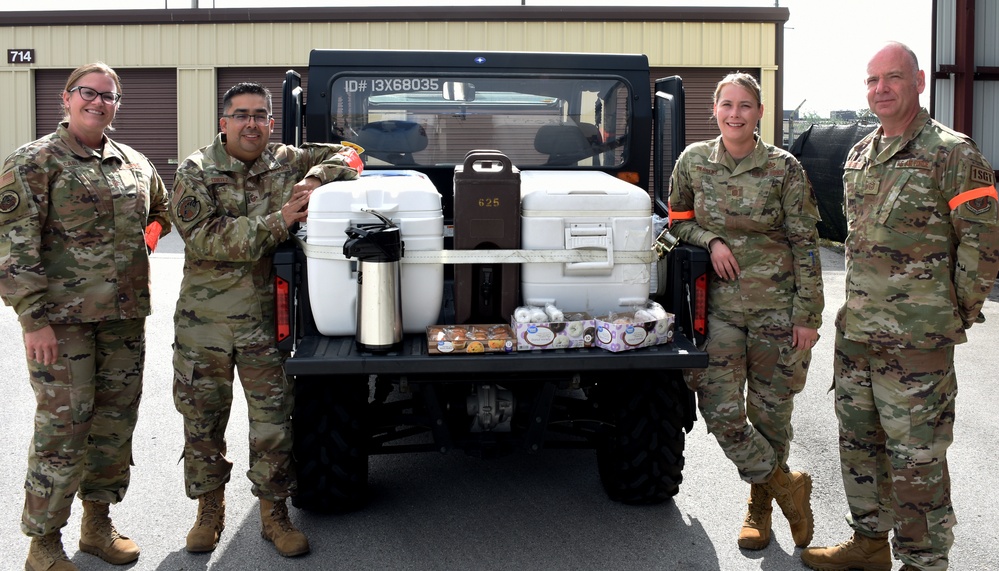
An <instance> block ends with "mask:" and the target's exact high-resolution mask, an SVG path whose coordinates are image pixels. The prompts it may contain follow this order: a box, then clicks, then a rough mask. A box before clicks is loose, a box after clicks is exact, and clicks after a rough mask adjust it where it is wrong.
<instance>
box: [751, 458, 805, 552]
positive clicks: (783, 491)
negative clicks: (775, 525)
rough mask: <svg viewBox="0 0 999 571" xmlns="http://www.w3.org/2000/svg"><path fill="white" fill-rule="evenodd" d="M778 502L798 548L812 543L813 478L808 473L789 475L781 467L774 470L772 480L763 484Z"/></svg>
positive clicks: (792, 473)
mask: <svg viewBox="0 0 999 571" xmlns="http://www.w3.org/2000/svg"><path fill="white" fill-rule="evenodd" d="M763 485H764V486H765V487H766V488H767V491H768V492H770V495H772V496H773V497H774V499H775V500H777V505H778V506H779V507H780V511H782V512H783V513H784V517H786V518H787V521H788V523H790V524H791V539H793V540H794V545H795V546H797V547H806V546H807V545H808V544H809V543H811V542H812V534H813V533H814V532H815V521H814V520H813V519H812V502H811V498H812V477H811V476H809V475H808V473H806V472H791V473H790V474H788V473H787V472H785V471H784V470H782V469H780V467H778V468H775V469H774V473H773V474H772V475H771V476H770V480H769V481H767V483H765V484H763Z"/></svg>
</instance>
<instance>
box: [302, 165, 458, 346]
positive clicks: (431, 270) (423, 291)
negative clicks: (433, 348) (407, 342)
mask: <svg viewBox="0 0 999 571" xmlns="http://www.w3.org/2000/svg"><path fill="white" fill-rule="evenodd" d="M362 208H370V209H373V210H377V211H378V212H379V213H381V214H382V215H384V216H386V217H388V218H391V219H392V221H393V222H394V223H395V224H397V225H398V226H399V228H400V234H401V237H402V240H403V242H404V254H403V260H405V252H412V251H415V250H441V249H443V247H444V215H443V212H442V210H441V196H440V194H439V193H438V192H437V188H436V187H435V186H434V185H433V183H432V182H430V179H429V178H427V177H426V176H425V175H423V174H422V173H419V172H417V171H411V170H380V171H365V172H364V173H363V174H362V175H361V176H360V177H359V178H357V179H356V180H351V181H337V182H331V183H329V184H325V185H323V186H321V187H319V188H317V189H316V190H315V192H314V193H313V194H312V197H311V198H310V199H309V218H308V220H307V224H308V225H307V227H306V235H307V242H308V245H309V247H313V246H324V247H330V246H332V247H333V248H324V249H326V250H335V251H336V252H339V255H338V256H337V255H333V256H329V255H323V256H322V257H310V258H309V264H308V268H309V299H310V301H311V303H312V316H313V318H315V321H316V326H317V328H318V329H319V331H320V332H321V333H322V334H323V335H354V334H355V332H356V320H357V267H356V261H354V262H352V261H351V260H349V259H347V258H344V257H343V243H344V242H345V241H346V240H347V234H346V233H345V232H344V231H345V230H346V229H347V227H348V226H351V225H354V224H359V223H367V222H372V223H373V222H378V219H377V218H376V217H375V216H374V215H372V214H369V213H367V212H363V211H362V210H361V209H362ZM331 257H332V258H333V259H330V258H331ZM400 287H401V290H402V325H403V330H404V331H405V332H407V333H419V332H425V331H426V328H427V326H428V325H433V324H434V323H436V322H437V318H438V316H439V314H440V309H441V301H442V298H443V295H444V294H443V292H444V267H443V265H442V264H406V263H403V264H402V269H401V278H400Z"/></svg>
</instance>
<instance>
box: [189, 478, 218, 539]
mask: <svg viewBox="0 0 999 571" xmlns="http://www.w3.org/2000/svg"><path fill="white" fill-rule="evenodd" d="M223 529H225V486H219V487H217V488H215V489H214V490H212V491H210V492H206V493H204V494H201V495H200V496H198V518H197V520H195V522H194V527H192V528H191V531H189V532H187V547H186V549H187V551H188V552H190V553H206V552H209V551H214V550H215V546H217V545H218V544H219V537H221V536H222V530H223Z"/></svg>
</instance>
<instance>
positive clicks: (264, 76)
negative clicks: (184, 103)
mask: <svg viewBox="0 0 999 571" xmlns="http://www.w3.org/2000/svg"><path fill="white" fill-rule="evenodd" d="M287 71H288V68H284V67H282V68H277V67H236V68H233V67H230V68H221V69H219V70H218V102H219V103H218V108H219V116H221V115H222V97H223V96H224V95H225V92H226V91H228V90H229V88H230V87H232V86H233V85H236V84H237V83H242V82H244V81H252V82H255V83H259V84H260V85H263V86H264V87H266V88H267V89H269V90H270V92H271V103H272V104H273V113H274V132H273V133H272V134H271V139H270V142H272V143H280V142H281V133H282V129H281V120H282V115H281V104H282V102H283V101H284V98H283V97H282V88H283V85H284V75H285V73H286V72H287ZM295 71H297V72H298V73H300V74H301V75H302V89H303V90H305V88H306V86H307V85H308V81H309V70H308V69H307V68H303V69H296V70H295Z"/></svg>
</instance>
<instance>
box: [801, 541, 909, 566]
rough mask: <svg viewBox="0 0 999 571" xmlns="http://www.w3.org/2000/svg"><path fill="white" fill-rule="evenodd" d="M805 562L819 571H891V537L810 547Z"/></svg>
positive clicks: (804, 558)
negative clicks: (889, 543) (889, 544)
mask: <svg viewBox="0 0 999 571" xmlns="http://www.w3.org/2000/svg"><path fill="white" fill-rule="evenodd" d="M801 562H802V563H804V564H805V565H807V566H808V567H810V568H812V569H815V570H816V571H847V570H850V569H859V570H860V571H891V548H890V547H888V534H887V533H885V534H881V535H878V536H877V537H868V536H866V535H864V534H861V533H857V532H854V533H853V537H852V538H850V539H849V540H847V541H844V542H843V543H840V544H839V545H835V546H833V547H809V548H808V549H806V550H804V551H802V552H801Z"/></svg>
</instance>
